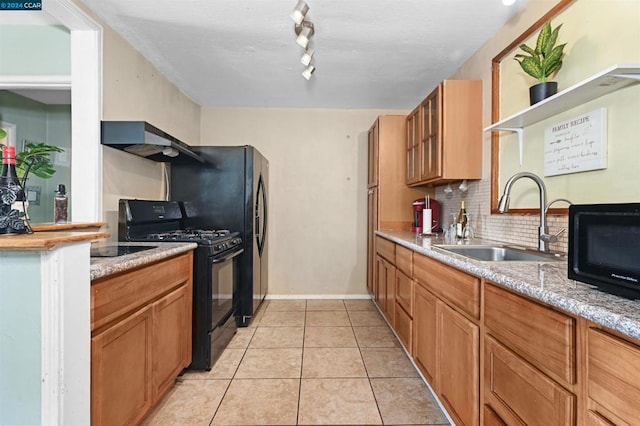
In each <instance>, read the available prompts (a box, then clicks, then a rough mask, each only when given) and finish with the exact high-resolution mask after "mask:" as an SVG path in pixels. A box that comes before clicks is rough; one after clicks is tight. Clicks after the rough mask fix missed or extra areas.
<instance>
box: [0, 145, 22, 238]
mask: <svg viewBox="0 0 640 426" xmlns="http://www.w3.org/2000/svg"><path fill="white" fill-rule="evenodd" d="M24 201H25V194H24V190H23V188H22V185H20V179H18V175H17V174H16V147H15V146H8V145H5V146H3V147H2V174H0V234H25V233H27V232H28V230H29V228H28V225H27V223H26V215H25V213H24Z"/></svg>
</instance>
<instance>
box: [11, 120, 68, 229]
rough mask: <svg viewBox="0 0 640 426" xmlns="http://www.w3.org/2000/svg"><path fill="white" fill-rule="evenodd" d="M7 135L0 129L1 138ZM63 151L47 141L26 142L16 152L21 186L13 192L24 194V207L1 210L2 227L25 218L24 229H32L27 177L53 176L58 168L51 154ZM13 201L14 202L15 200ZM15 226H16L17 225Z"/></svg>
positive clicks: (46, 177)
mask: <svg viewBox="0 0 640 426" xmlns="http://www.w3.org/2000/svg"><path fill="white" fill-rule="evenodd" d="M5 136H6V133H5V132H4V130H2V129H0V138H3V137H5ZM63 151H64V150H63V149H62V148H59V147H57V146H52V145H47V144H45V143H26V144H25V146H24V150H23V151H22V152H20V153H18V154H16V174H17V175H18V178H19V179H20V186H21V188H20V187H18V188H13V190H12V191H11V192H13V196H14V197H16V195H17V194H20V193H22V194H23V195H22V196H21V197H22V198H19V200H20V199H21V200H22V209H21V210H20V211H16V210H14V209H10V208H9V209H4V211H0V228H6V226H7V223H9V222H10V221H16V220H19V221H22V220H24V222H25V228H24V230H25V231H29V230H30V227H29V226H28V222H27V221H28V218H29V217H28V214H27V213H26V212H27V208H28V200H26V197H25V196H24V192H23V190H24V188H25V186H26V183H27V178H28V177H29V175H30V174H31V173H32V174H34V175H35V176H38V177H40V178H43V179H49V178H51V177H52V176H53V175H54V173H55V172H56V170H55V169H54V167H53V164H52V163H51V158H50V156H51V154H53V153H54V152H63ZM0 157H1V156H0ZM11 203H13V201H12V202H11ZM5 204H6V203H5ZM20 212H22V213H20ZM13 228H15V226H14V227H13ZM29 232H30V231H29ZM0 233H1V232H0Z"/></svg>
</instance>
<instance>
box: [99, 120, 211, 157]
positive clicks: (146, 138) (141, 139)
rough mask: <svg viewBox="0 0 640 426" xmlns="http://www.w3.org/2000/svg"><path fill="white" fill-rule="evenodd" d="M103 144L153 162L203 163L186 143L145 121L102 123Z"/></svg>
mask: <svg viewBox="0 0 640 426" xmlns="http://www.w3.org/2000/svg"><path fill="white" fill-rule="evenodd" d="M101 134H102V138H101V140H102V144H103V145H106V146H110V147H112V148H117V149H121V150H123V151H126V152H129V153H131V154H135V155H138V156H140V157H144V158H147V159H149V160H153V161H159V162H170V163H195V162H198V163H204V160H203V159H202V158H200V156H199V155H198V154H196V153H195V152H193V151H192V150H191V147H190V146H189V145H187V144H186V143H184V142H182V141H179V140H178V139H176V138H174V137H173V136H171V135H170V134H168V133H165V132H163V131H162V130H160V129H158V128H157V127H155V126H153V125H151V124H149V123H147V122H145V121H103V122H102V129H101Z"/></svg>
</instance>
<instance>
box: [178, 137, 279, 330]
mask: <svg viewBox="0 0 640 426" xmlns="http://www.w3.org/2000/svg"><path fill="white" fill-rule="evenodd" d="M193 150H194V151H195V152H196V153H197V154H199V155H200V156H201V157H202V158H203V160H204V164H172V165H171V185H170V198H171V200H174V201H188V202H189V203H188V205H190V208H193V209H194V211H192V212H189V216H190V219H189V223H187V226H189V227H193V228H203V229H212V228H213V229H229V230H230V231H239V232H240V234H241V237H242V240H243V244H244V253H243V254H242V259H241V260H240V263H241V265H242V266H241V269H240V283H239V288H238V289H237V290H238V292H237V294H236V295H237V297H235V296H236V295H234V297H235V298H236V318H237V323H238V325H239V326H247V325H248V324H249V322H250V321H251V318H252V317H253V315H254V313H255V312H256V310H257V309H258V307H259V306H260V303H262V301H263V300H264V298H265V296H266V294H267V290H268V272H267V262H268V235H267V222H268V207H269V199H268V184H269V162H268V161H267V159H266V158H264V157H263V156H262V155H261V154H260V152H259V151H258V150H257V149H256V148H254V147H252V146H232V147H228V146H201V147H193Z"/></svg>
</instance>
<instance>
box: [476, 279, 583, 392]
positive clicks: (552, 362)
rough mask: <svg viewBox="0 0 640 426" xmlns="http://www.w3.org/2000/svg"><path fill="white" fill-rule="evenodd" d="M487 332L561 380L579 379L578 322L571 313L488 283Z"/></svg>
mask: <svg viewBox="0 0 640 426" xmlns="http://www.w3.org/2000/svg"><path fill="white" fill-rule="evenodd" d="M484 303H485V305H484V306H485V312H484V321H485V325H486V328H487V332H488V333H489V334H491V335H492V336H494V337H496V338H497V339H498V340H499V341H500V342H502V343H503V344H504V345H505V346H507V347H508V348H509V349H511V350H513V351H514V352H515V353H517V354H518V355H520V356H521V357H523V358H524V359H526V360H527V361H528V362H530V363H531V364H533V365H534V366H535V367H536V368H539V369H540V370H542V371H543V372H544V373H545V374H547V375H549V376H551V377H552V378H554V379H555V380H557V381H559V382H561V383H567V384H573V383H575V382H576V354H575V341H576V337H575V334H576V326H575V320H574V319H573V318H571V317H569V316H566V315H564V314H561V313H559V312H556V311H554V310H552V309H549V308H546V307H544V306H542V305H540V304H538V303H535V302H531V301H529V300H527V299H525V298H523V297H520V296H517V295H515V294H513V293H511V292H509V291H505V290H502V289H500V288H498V287H495V286H493V285H489V284H487V285H486V286H485V291H484Z"/></svg>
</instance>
